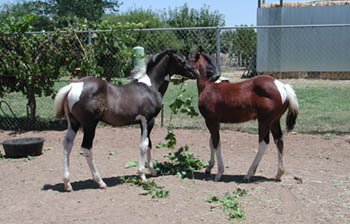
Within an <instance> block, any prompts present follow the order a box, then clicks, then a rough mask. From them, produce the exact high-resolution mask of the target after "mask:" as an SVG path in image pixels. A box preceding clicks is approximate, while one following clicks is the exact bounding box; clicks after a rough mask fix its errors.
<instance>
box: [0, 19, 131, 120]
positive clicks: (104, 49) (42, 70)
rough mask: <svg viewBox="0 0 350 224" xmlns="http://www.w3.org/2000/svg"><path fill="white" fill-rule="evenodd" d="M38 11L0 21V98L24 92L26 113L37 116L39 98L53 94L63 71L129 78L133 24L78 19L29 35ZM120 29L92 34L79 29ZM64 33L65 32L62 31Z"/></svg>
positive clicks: (69, 74)
mask: <svg viewBox="0 0 350 224" xmlns="http://www.w3.org/2000/svg"><path fill="white" fill-rule="evenodd" d="M35 19H36V16H35V15H34V14H28V15H25V16H23V17H20V18H14V17H10V18H8V19H7V20H6V21H5V23H2V24H1V25H0V46H2V47H1V48H0V57H1V59H2V62H3V63H1V64H0V78H1V80H2V85H1V86H0V96H3V95H5V94H6V93H10V92H22V93H23V94H24V95H25V96H26V98H27V100H28V101H27V102H28V103H27V117H28V118H29V119H30V120H34V119H35V116H36V96H39V97H41V96H52V97H53V96H54V93H55V89H54V88H53V87H54V83H55V81H56V80H57V79H59V78H60V77H61V76H62V75H65V76H72V77H83V76H87V75H92V76H95V77H99V78H104V79H106V80H107V81H111V80H112V79H113V78H115V77H119V78H120V77H124V76H126V74H128V73H129V71H130V70H131V68H132V65H131V62H132V61H131V58H132V46H134V39H133V37H132V36H131V35H130V32H131V31H130V30H129V29H130V28H134V27H136V25H134V24H129V25H128V26H126V25H125V26H124V25H120V24H119V25H112V24H109V23H108V22H101V23H92V22H88V21H87V20H79V21H75V23H74V24H72V25H70V26H68V27H66V28H65V29H56V30H54V31H53V32H52V33H42V34H28V33H26V32H27V31H31V28H32V27H31V24H32V23H33V21H35ZM76 29H79V30H86V29H94V30H98V29H101V30H118V31H119V32H104V33H98V34H96V33H95V34H94V35H92V38H91V42H92V44H89V42H88V40H87V39H88V38H87V37H88V35H86V34H85V33H83V34H81V33H77V32H76V31H75V30H76ZM62 31H64V32H65V33H64V34H63V33H62Z"/></svg>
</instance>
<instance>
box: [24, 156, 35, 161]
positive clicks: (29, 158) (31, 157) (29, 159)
mask: <svg viewBox="0 0 350 224" xmlns="http://www.w3.org/2000/svg"><path fill="white" fill-rule="evenodd" d="M34 159H35V157H33V156H27V158H26V160H27V161H32V160H34Z"/></svg>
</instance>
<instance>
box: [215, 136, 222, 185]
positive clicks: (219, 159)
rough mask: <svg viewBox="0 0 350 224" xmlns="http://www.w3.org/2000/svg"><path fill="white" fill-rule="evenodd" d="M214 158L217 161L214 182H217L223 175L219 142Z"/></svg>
mask: <svg viewBox="0 0 350 224" xmlns="http://www.w3.org/2000/svg"><path fill="white" fill-rule="evenodd" d="M216 158H217V160H218V174H217V175H216V178H215V181H219V180H220V179H221V176H222V174H223V173H224V162H223V161H222V156H221V143H220V141H219V143H218V147H217V148H216Z"/></svg>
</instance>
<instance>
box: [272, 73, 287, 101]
mask: <svg viewBox="0 0 350 224" xmlns="http://www.w3.org/2000/svg"><path fill="white" fill-rule="evenodd" d="M274 83H275V85H276V87H277V89H278V91H279V92H280V95H281V99H282V104H284V102H286V99H287V92H286V89H285V87H284V86H285V85H284V84H283V83H282V82H280V81H278V80H277V79H276V80H275V81H274Z"/></svg>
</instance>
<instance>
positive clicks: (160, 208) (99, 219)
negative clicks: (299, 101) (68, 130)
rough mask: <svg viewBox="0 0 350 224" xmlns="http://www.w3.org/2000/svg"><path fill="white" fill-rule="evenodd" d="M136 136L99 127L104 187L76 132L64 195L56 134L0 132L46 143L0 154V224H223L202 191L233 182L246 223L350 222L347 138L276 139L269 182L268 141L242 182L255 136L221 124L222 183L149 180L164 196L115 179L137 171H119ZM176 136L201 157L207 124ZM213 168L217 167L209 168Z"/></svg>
mask: <svg viewBox="0 0 350 224" xmlns="http://www.w3.org/2000/svg"><path fill="white" fill-rule="evenodd" d="M139 134H140V131H139V130H138V129H135V128H98V129H97V133H96V138H95V142H94V152H95V154H94V156H95V160H96V164H97V167H98V169H99V171H100V173H101V176H102V177H103V179H104V181H105V182H106V184H107V185H108V188H107V189H106V190H101V189H98V188H97V185H96V184H95V183H94V182H93V181H92V180H91V175H90V171H89V169H88V166H87V164H86V161H85V159H84V158H83V157H82V156H81V155H80V149H79V148H80V147H79V145H80V143H81V140H82V134H81V133H79V134H78V136H77V139H76V142H75V145H74V148H73V152H72V155H71V181H72V186H73V189H74V191H73V192H71V193H66V192H63V183H62V172H63V169H62V168H63V154H62V146H61V142H62V139H63V137H64V135H65V132H64V131H42V132H26V133H22V134H16V135H11V134H10V132H7V131H0V141H3V140H5V139H9V138H12V137H43V138H45V139H46V141H45V143H44V147H52V149H51V150H48V151H45V152H44V153H43V155H41V156H39V157H36V158H35V159H33V160H27V159H11V160H8V159H3V160H0V170H1V177H2V178H1V184H0V223H200V222H202V223H227V222H229V221H228V220H227V217H226V216H224V214H223V213H222V211H221V209H220V208H219V207H215V208H211V205H210V204H208V203H206V202H204V198H206V197H208V195H217V196H219V197H222V196H224V195H225V193H226V192H232V191H234V190H235V189H236V188H237V187H240V188H243V189H246V190H247V191H248V195H246V196H244V197H242V198H240V199H239V201H240V203H241V204H242V207H243V209H244V211H245V213H246V217H247V218H246V220H245V221H244V223H349V222H350V176H349V173H350V163H349V161H350V144H349V139H350V138H349V136H327V137H324V136H317V135H300V134H289V135H288V136H285V138H284V139H285V166H286V174H285V175H284V176H283V178H282V182H279V183H276V182H273V181H272V178H273V177H274V176H275V174H276V171H277V153H276V147H275V146H274V145H273V144H270V145H269V147H268V149H267V151H266V153H265V155H264V157H263V159H262V162H261V164H260V166H259V168H258V170H257V173H256V176H255V177H254V178H253V180H252V182H251V183H243V176H244V175H245V174H246V172H247V170H248V168H249V166H250V164H251V162H252V161H253V159H254V156H255V154H256V151H257V136H256V135H252V134H247V133H240V132H234V131H230V130H223V131H221V139H222V153H223V159H224V163H225V173H224V176H223V179H222V181H221V182H214V181H213V179H214V175H207V174H205V173H204V170H199V171H197V172H196V173H195V178H194V179H188V180H183V179H180V178H177V177H175V176H158V177H152V178H151V179H152V180H155V181H156V183H157V184H159V185H161V186H164V187H165V189H166V190H169V196H168V197H167V198H164V199H151V197H150V196H141V195H139V193H140V191H141V189H140V188H138V187H135V186H132V185H130V184H123V183H121V181H120V177H122V176H132V175H134V174H135V173H136V168H129V169H125V168H124V165H125V164H126V163H127V162H128V161H131V160H137V159H138V154H139V149H138V145H139ZM175 134H176V136H177V141H178V146H183V145H185V144H187V145H189V146H190V151H191V152H193V153H194V154H195V155H196V156H199V157H201V158H202V159H203V160H208V159H209V147H208V138H209V134H208V131H207V130H175ZM165 135H166V129H161V128H155V129H154V130H153V132H152V135H151V136H152V140H153V144H156V143H159V142H160V141H161V140H163V138H164V136H165ZM1 150H2V149H1ZM111 151H112V152H115V154H113V153H110V152H111ZM1 152H2V154H4V152H3V150H2V151H1ZM167 153H168V151H167V149H153V153H152V155H153V159H156V160H159V161H162V160H164V158H163V156H164V155H165V154H167ZM213 171H214V173H216V166H215V167H214V169H213ZM231 222H235V220H233V221H231ZM237 222H238V221H237Z"/></svg>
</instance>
